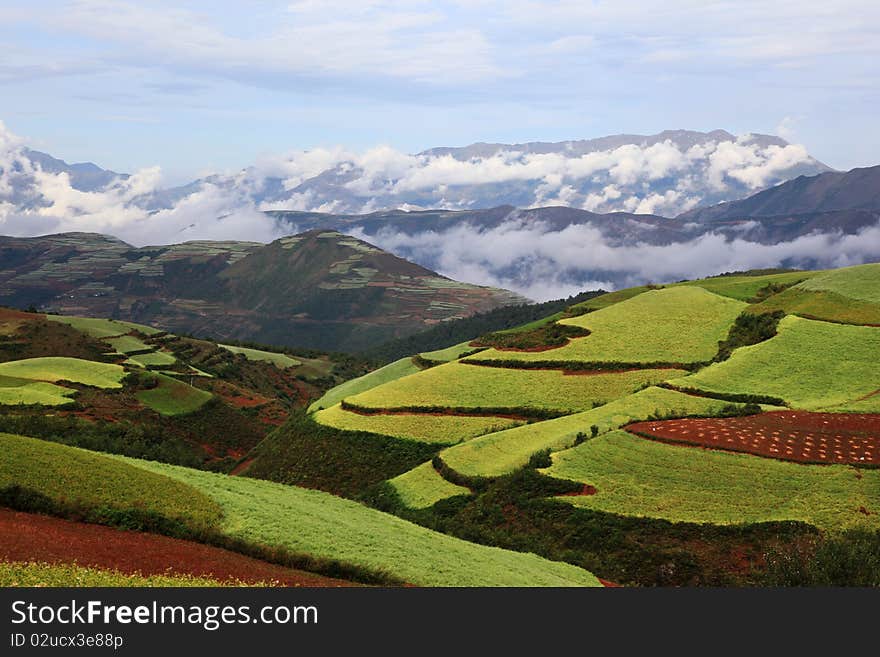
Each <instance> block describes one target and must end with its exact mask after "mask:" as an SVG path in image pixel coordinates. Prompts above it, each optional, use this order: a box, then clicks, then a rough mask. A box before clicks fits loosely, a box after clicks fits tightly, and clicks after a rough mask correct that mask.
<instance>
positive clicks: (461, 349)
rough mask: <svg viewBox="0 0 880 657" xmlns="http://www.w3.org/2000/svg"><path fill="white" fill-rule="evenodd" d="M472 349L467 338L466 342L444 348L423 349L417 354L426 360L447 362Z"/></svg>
mask: <svg viewBox="0 0 880 657" xmlns="http://www.w3.org/2000/svg"><path fill="white" fill-rule="evenodd" d="M473 350H474V347H472V346H471V345H470V340H469V341H467V342H462V343H460V344H455V345H452V346H451V347H446V348H445V349H437V350H436V351H425V352H422V353H421V354H419V356H421V357H422V358H424V359H426V360H436V361H441V362H444V363H448V362H449V361H451V360H456V359H457V358H458V357H459V356H461V355H462V354H466V353H468V352H470V351H473Z"/></svg>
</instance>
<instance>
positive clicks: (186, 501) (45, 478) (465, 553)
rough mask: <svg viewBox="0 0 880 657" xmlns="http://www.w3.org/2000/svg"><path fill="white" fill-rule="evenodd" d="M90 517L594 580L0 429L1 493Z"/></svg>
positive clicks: (452, 567)
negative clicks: (69, 506) (177, 524)
mask: <svg viewBox="0 0 880 657" xmlns="http://www.w3.org/2000/svg"><path fill="white" fill-rule="evenodd" d="M13 485H14V486H22V487H24V488H26V489H29V490H33V491H35V492H37V493H40V494H41V495H44V496H47V497H48V498H50V499H52V500H55V501H56V502H58V503H76V504H78V505H79V508H81V509H83V510H85V511H86V512H87V515H88V513H98V514H99V515H102V514H103V515H106V513H107V509H119V510H124V509H132V508H136V509H140V510H143V511H153V512H156V513H159V514H161V515H163V516H165V517H170V518H178V519H180V520H182V521H183V522H185V523H187V524H190V525H199V524H201V525H207V526H209V527H214V528H216V529H218V530H219V531H221V532H224V533H226V534H228V535H229V536H232V537H235V538H239V539H243V540H245V541H249V542H251V543H258V544H261V545H269V546H276V547H281V548H285V549H287V550H290V551H292V552H294V553H298V554H306V555H310V556H311V557H314V558H318V559H329V560H334V561H336V562H342V563H346V564H353V565H355V566H360V567H362V568H366V569H369V570H372V571H374V572H375V571H382V572H386V573H393V574H394V576H396V577H400V578H402V579H404V580H405V581H407V582H410V583H413V584H420V585H427V586H431V585H436V586H598V585H599V582H598V580H597V579H596V578H595V577H594V576H593V575H592V574H590V573H588V572H587V571H585V570H583V569H581V568H577V567H575V566H572V565H570V564H566V563H561V562H555V561H549V560H547V559H543V558H541V557H537V556H535V555H532V554H522V553H519V552H511V551H508V550H502V549H499V548H492V547H485V546H481V545H477V544H474V543H468V542H466V541H462V540H460V539H457V538H454V537H451V536H447V535H445V534H440V533H437V532H434V531H431V530H429V529H426V528H424V527H420V526H418V525H414V524H412V523H410V522H407V521H405V520H402V519H400V518H397V517H395V516H392V515H389V514H386V513H382V512H380V511H376V510H374V509H370V508H367V507H365V506H363V505H361V504H358V503H356V502H352V501H350V500H345V499H342V498H339V497H335V496H333V495H330V494H328V493H323V492H320V491H316V490H309V489H304V488H296V487H293V486H285V485H283V484H277V483H274V482H269V481H262V480H258V479H248V478H242V477H230V476H227V475H220V474H215V473H210V472H205V471H201V470H193V469H189V468H183V467H179V466H171V465H165V464H160V463H155V462H151V461H141V460H138V459H131V458H127V457H123V456H109V455H101V454H97V453H94V452H89V451H86V450H81V449H77V448H73V447H67V446H65V445H59V444H55V443H48V442H45V441H41V440H37V439H33V438H24V437H21V436H11V435H8V434H0V489H3V488H6V487H8V486H13Z"/></svg>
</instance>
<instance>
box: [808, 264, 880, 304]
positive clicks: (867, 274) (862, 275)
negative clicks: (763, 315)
mask: <svg viewBox="0 0 880 657" xmlns="http://www.w3.org/2000/svg"><path fill="white" fill-rule="evenodd" d="M878 279H880V264H869V265H858V266H855V267H846V268H844V269H835V270H832V271H829V272H824V273H821V274H819V275H817V276H814V277H812V278H810V279H809V280H806V281H804V282H803V283H801V284H800V285H798V288H800V289H802V290H810V291H813V292H816V291H823V292H834V293H835V294H839V295H841V296H843V297H847V298H848V299H857V300H859V301H868V302H870V303H875V304H880V286H878V285H877V280H878Z"/></svg>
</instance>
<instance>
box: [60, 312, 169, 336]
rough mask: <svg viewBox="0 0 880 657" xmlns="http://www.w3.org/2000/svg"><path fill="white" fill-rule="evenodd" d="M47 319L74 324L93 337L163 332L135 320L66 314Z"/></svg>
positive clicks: (77, 328)
mask: <svg viewBox="0 0 880 657" xmlns="http://www.w3.org/2000/svg"><path fill="white" fill-rule="evenodd" d="M46 319H48V320H50V321H53V322H59V323H61V324H67V325H68V326H72V327H73V328H75V329H76V330H77V331H81V332H82V333H85V334H86V335H89V336H91V337H93V338H113V337H116V336H119V335H125V334H126V333H131V332H132V331H137V332H138V333H143V334H144V335H159V334H160V333H162V332H163V331H161V330H160V329H156V328H153V327H152V326H144V325H143V324H135V323H134V322H121V321H119V320H115V319H97V318H94V317H68V316H64V315H46Z"/></svg>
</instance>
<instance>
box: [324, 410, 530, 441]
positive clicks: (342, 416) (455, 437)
mask: <svg viewBox="0 0 880 657" xmlns="http://www.w3.org/2000/svg"><path fill="white" fill-rule="evenodd" d="M314 417H315V421H316V422H318V423H320V424H323V425H325V426H329V427H335V428H337V429H345V430H349V431H369V432H370V433H377V434H382V435H384V436H394V437H395V438H404V439H406V440H417V441H419V442H422V443H436V444H438V445H454V444H455V443H459V442H461V441H462V440H467V439H468V438H473V437H474V436H482V435H483V434H487V433H492V432H493V431H501V430H502V429H509V428H510V427H513V426H517V425H519V424H522V422H520V421H517V420H513V419H510V418H502V417H491V416H490V417H474V416H462V415H431V414H427V413H425V414H415V413H405V414H404V413H401V414H393V415H392V414H376V415H364V414H361V413H355V412H352V411H346V410H343V409H342V408H341V407H340V406H339V405H338V404H337V405H336V406H333V407H332V408H328V409H325V410H323V411H318V412H317V413H315V416H314Z"/></svg>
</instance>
